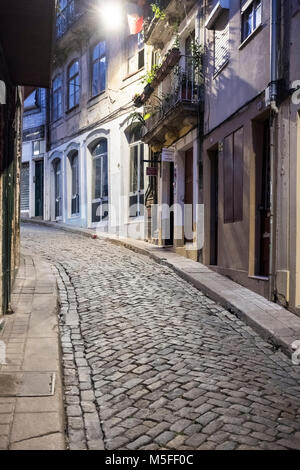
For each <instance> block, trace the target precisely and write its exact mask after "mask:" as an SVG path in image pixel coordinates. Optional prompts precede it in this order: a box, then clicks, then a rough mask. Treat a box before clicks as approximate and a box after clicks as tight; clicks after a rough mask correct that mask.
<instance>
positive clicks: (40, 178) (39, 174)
mask: <svg viewBox="0 0 300 470" xmlns="http://www.w3.org/2000/svg"><path fill="white" fill-rule="evenodd" d="M35 216H36V217H43V216H44V162H43V160H39V161H37V162H35Z"/></svg>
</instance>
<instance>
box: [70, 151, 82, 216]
mask: <svg viewBox="0 0 300 470" xmlns="http://www.w3.org/2000/svg"><path fill="white" fill-rule="evenodd" d="M71 173H72V196H71V197H72V202H71V213H72V215H76V214H79V212H80V211H79V166H78V153H77V152H76V153H74V155H73V156H72V157H71Z"/></svg>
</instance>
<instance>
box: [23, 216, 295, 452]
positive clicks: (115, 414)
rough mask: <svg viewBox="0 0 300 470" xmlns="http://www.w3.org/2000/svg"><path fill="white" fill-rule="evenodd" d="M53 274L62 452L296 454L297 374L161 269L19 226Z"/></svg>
mask: <svg viewBox="0 0 300 470" xmlns="http://www.w3.org/2000/svg"><path fill="white" fill-rule="evenodd" d="M22 250H23V252H24V253H34V254H35V255H38V256H41V257H42V258H43V259H44V260H46V261H48V262H49V263H50V264H51V265H52V268H53V272H54V273H55V276H56V278H57V282H58V288H59V297H60V311H59V316H60V333H61V344H62V360H63V376H64V394H65V410H66V423H67V437H68V443H69V447H70V449H86V448H87V449H108V450H111V449H128V450H134V449H149V450H150V449H153V450H155V449H157V450H158V449H181V450H184V449H190V450H191V449H300V380H299V379H300V372H299V367H298V368H297V367H296V366H293V365H292V362H291V360H290V358H288V357H286V356H285V355H284V354H283V353H281V352H279V351H276V350H275V349H274V348H273V347H272V346H271V345H270V344H268V343H266V342H265V341H264V340H263V339H261V338H260V337H259V336H258V335H257V334H256V333H255V332H254V331H252V330H251V328H249V327H248V326H246V325H245V324H244V323H243V322H241V321H240V320H239V319H237V318H236V317H235V316H234V315H233V314H231V313H229V312H228V311H226V310H224V309H223V308H222V307H220V306H219V305H217V304H216V303H215V302H213V301H212V300H210V299H209V298H207V297H206V296H205V295H203V294H202V293H201V292H199V291H198V290H197V289H196V288H194V287H192V286H191V285H189V284H188V283H187V282H185V281H184V280H182V279H181V278H180V277H179V276H177V275H176V274H175V273H174V272H173V271H171V270H170V269H169V268H168V267H165V266H162V265H160V264H158V263H156V262H155V261H153V260H151V259H149V258H148V257H146V256H144V255H140V254H136V253H134V252H132V251H130V250H127V249H126V248H123V247H118V246H115V245H113V244H111V243H109V242H108V241H103V240H93V239H92V238H85V237H83V236H81V235H76V234H69V233H66V232H63V231H60V230H55V229H52V228H49V227H42V226H37V225H31V224H26V225H24V226H23V227H22Z"/></svg>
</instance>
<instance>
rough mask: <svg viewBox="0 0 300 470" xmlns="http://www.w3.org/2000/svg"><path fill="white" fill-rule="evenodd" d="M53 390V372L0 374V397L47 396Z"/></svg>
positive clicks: (52, 392)
mask: <svg viewBox="0 0 300 470" xmlns="http://www.w3.org/2000/svg"><path fill="white" fill-rule="evenodd" d="M54 391H55V374H54V373H53V374H42V373H37V372H23V373H17V374H0V397H48V396H51V395H54Z"/></svg>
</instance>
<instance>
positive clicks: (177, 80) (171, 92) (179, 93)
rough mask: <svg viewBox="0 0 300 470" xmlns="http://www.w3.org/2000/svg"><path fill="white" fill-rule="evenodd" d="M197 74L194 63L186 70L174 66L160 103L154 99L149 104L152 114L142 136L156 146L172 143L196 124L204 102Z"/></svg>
mask: <svg viewBox="0 0 300 470" xmlns="http://www.w3.org/2000/svg"><path fill="white" fill-rule="evenodd" d="M185 59H188V58H187V57H185ZM198 74H199V72H198V71H197V70H196V69H195V67H194V66H193V65H189V66H187V67H185V70H184V71H182V70H179V71H178V70H177V71H176V70H173V71H172V72H171V74H170V75H169V77H168V78H167V80H168V84H169V86H168V92H167V94H165V95H163V96H162V97H161V98H159V104H158V105H157V104H156V103H154V102H152V104H151V105H149V106H148V111H149V114H150V115H151V116H150V118H149V119H147V120H146V121H145V129H144V135H143V140H144V142H145V143H147V144H149V145H151V146H152V148H153V150H155V151H159V150H160V149H161V148H162V147H165V146H169V145H172V144H173V143H174V142H176V141H177V140H178V139H180V138H181V137H183V136H185V135H186V134H187V133H188V132H190V131H191V130H192V129H193V128H195V127H197V125H198V120H199V115H200V104H201V102H202V86H201V84H200V82H201V80H200V78H199V76H198ZM146 109H147V108H146Z"/></svg>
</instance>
